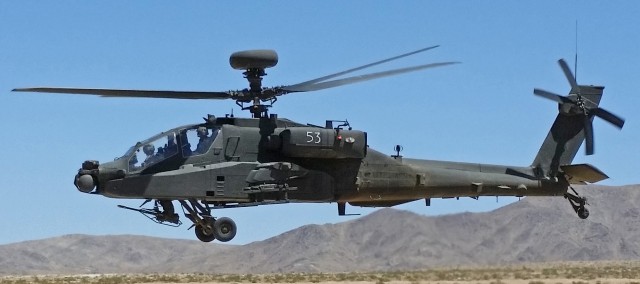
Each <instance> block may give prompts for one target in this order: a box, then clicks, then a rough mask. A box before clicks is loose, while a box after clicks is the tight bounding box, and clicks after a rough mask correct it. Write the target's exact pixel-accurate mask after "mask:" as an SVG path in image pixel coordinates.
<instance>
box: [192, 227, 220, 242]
mask: <svg viewBox="0 0 640 284" xmlns="http://www.w3.org/2000/svg"><path fill="white" fill-rule="evenodd" d="M207 227H208V228H205V227H204V226H201V225H196V227H195V231H196V237H197V238H198V240H200V241H203V242H205V243H208V242H211V241H213V240H215V239H216V234H215V231H214V229H213V225H211V224H208V225H207Z"/></svg>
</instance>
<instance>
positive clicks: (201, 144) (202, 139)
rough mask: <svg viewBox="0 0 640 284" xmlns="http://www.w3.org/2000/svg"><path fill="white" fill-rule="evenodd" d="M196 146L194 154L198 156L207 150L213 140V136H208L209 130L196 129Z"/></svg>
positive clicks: (204, 128) (203, 128)
mask: <svg viewBox="0 0 640 284" xmlns="http://www.w3.org/2000/svg"><path fill="white" fill-rule="evenodd" d="M197 132H198V138H199V139H198V146H197V147H196V150H195V152H196V153H198V154H204V153H206V152H207V151H208V150H209V146H211V143H212V142H213V139H214V138H215V137H214V135H211V136H209V129H207V128H206V127H203V126H201V127H198V130H197Z"/></svg>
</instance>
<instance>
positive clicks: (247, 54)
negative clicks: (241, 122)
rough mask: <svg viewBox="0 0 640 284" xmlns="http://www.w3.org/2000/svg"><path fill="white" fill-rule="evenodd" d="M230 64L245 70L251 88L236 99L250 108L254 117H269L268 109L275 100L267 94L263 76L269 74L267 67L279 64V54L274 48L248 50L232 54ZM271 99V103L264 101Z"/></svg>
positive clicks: (241, 104)
mask: <svg viewBox="0 0 640 284" xmlns="http://www.w3.org/2000/svg"><path fill="white" fill-rule="evenodd" d="M229 64H231V67H232V68H233V69H237V70H245V72H243V73H242V74H243V75H244V78H245V79H247V81H249V89H248V90H246V89H245V90H243V93H245V94H243V96H242V97H240V98H238V99H237V100H236V102H237V104H238V105H239V106H240V107H242V109H243V110H246V109H248V110H249V111H250V112H251V114H252V116H253V117H254V118H260V117H267V116H268V115H267V111H268V109H269V107H271V104H273V100H272V98H271V96H269V95H267V94H265V93H266V92H268V90H266V89H263V88H262V77H263V76H265V75H267V73H266V72H265V69H266V68H270V67H273V66H276V64H278V54H277V53H276V52H275V51H273V50H268V49H260V50H246V51H239V52H235V53H233V54H231V57H229ZM266 100H271V104H269V105H266V104H263V103H262V102H263V101H266ZM248 102H251V103H252V105H251V106H249V107H244V106H243V103H248Z"/></svg>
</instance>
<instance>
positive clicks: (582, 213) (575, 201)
mask: <svg viewBox="0 0 640 284" xmlns="http://www.w3.org/2000/svg"><path fill="white" fill-rule="evenodd" d="M570 188H571V191H573V193H575V194H572V193H569V192H567V193H565V194H564V198H566V199H567V200H569V204H571V207H572V208H573V211H575V212H576V214H578V217H580V219H587V218H588V217H589V209H587V208H586V207H585V205H586V204H588V203H587V198H585V197H581V196H580V195H579V194H578V192H576V190H575V189H574V188H573V187H570Z"/></svg>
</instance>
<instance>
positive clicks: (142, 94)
mask: <svg viewBox="0 0 640 284" xmlns="http://www.w3.org/2000/svg"><path fill="white" fill-rule="evenodd" d="M12 91H13V92H39V93H57V94H78V95H95V96H101V97H134V98H163V99H192V100H199V99H218V100H222V99H229V98H231V94H230V93H229V92H189V91H146V90H116V89H79V88H48V87H44V88H19V89H13V90H12Z"/></svg>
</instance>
